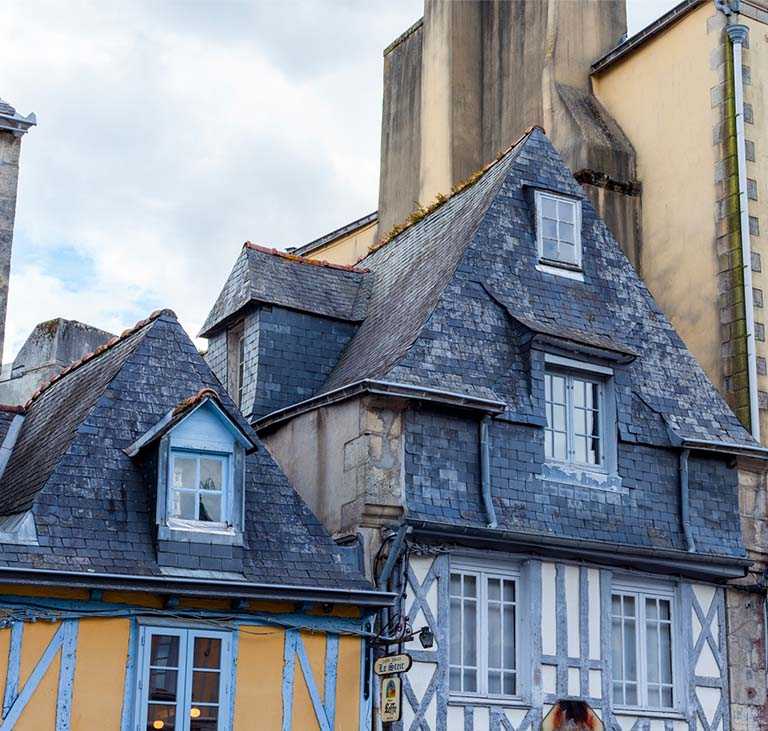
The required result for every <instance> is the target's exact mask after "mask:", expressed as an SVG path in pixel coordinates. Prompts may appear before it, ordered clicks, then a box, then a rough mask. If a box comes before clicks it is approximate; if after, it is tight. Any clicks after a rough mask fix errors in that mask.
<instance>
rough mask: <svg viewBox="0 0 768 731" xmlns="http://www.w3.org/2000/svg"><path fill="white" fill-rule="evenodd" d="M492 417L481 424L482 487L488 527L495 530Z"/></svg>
mask: <svg viewBox="0 0 768 731" xmlns="http://www.w3.org/2000/svg"><path fill="white" fill-rule="evenodd" d="M490 425H491V417H490V416H484V417H483V419H482V421H481V422H480V485H481V486H482V493H483V506H484V507H485V514H486V516H487V517H488V527H489V528H495V527H496V526H497V525H498V523H497V522H496V510H495V509H494V507H493V500H491V435H490Z"/></svg>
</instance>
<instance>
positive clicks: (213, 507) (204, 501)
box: [198, 492, 221, 523]
mask: <svg viewBox="0 0 768 731" xmlns="http://www.w3.org/2000/svg"><path fill="white" fill-rule="evenodd" d="M198 520H204V521H206V522H212V523H220V522H221V495H217V494H215V493H212V492H201V493H200V515H199V516H198Z"/></svg>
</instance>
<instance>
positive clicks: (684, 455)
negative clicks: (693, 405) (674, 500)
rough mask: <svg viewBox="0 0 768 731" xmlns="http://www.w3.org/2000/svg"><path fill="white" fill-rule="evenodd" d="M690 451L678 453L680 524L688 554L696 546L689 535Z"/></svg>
mask: <svg viewBox="0 0 768 731" xmlns="http://www.w3.org/2000/svg"><path fill="white" fill-rule="evenodd" d="M690 454H691V450H690V449H683V450H681V451H680V522H681V523H682V524H683V535H684V536H685V546H686V548H687V549H688V551H689V552H690V553H693V552H694V551H696V544H695V543H694V542H693V536H692V535H691V515H690V498H689V496H688V457H689V456H690Z"/></svg>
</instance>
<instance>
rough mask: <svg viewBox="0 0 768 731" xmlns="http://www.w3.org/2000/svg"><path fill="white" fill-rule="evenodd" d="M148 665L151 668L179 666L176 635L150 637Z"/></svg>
mask: <svg viewBox="0 0 768 731" xmlns="http://www.w3.org/2000/svg"><path fill="white" fill-rule="evenodd" d="M149 664H150V665H151V666H152V667H163V668H166V667H170V668H177V667H178V666H179V638H178V636H176V635H152V646H151V650H150V660H149Z"/></svg>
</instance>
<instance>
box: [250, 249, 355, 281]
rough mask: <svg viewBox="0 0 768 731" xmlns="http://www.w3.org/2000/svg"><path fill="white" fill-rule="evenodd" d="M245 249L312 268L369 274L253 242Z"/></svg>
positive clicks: (346, 265) (345, 265)
mask: <svg viewBox="0 0 768 731" xmlns="http://www.w3.org/2000/svg"><path fill="white" fill-rule="evenodd" d="M243 248H244V249H251V250H253V251H259V252H261V253H262V254H269V255H271V256H279V257H280V258H281V259H286V260H287V261H292V262H294V263H296V264H309V265H310V266H316V267H324V268H326V269H339V270H340V271H343V272H354V273H356V274H367V273H368V269H365V268H363V267H356V266H353V265H351V264H332V263H331V262H329V261H324V260H323V259H310V258H308V257H306V256H301V255H299V254H290V253H288V252H287V251H280V249H271V248H268V247H266V246H259V245H258V244H254V243H253V242H252V241H246V242H245V243H244V244H243Z"/></svg>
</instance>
